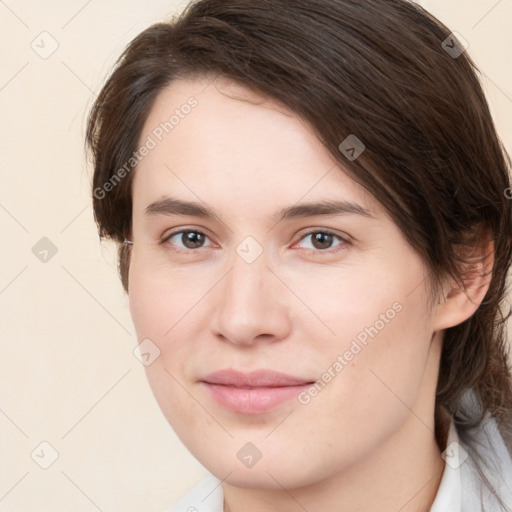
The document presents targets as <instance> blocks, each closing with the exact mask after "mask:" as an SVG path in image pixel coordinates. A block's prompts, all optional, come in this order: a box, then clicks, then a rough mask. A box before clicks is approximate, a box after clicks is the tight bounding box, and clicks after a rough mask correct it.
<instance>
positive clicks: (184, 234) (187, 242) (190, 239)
mask: <svg viewBox="0 0 512 512" xmlns="http://www.w3.org/2000/svg"><path fill="white" fill-rule="evenodd" d="M173 238H175V239H176V241H174V242H172V239H173ZM207 238H208V237H207V236H206V235H205V234H204V233H201V232H200V231H193V230H181V231H175V232H174V233H171V234H170V235H169V236H168V237H166V238H165V239H164V240H163V241H162V243H167V242H168V243H170V244H171V245H176V246H177V248H178V249H182V250H186V249H199V248H201V247H203V246H204V243H205V240H206V239H207ZM178 242H180V243H178Z"/></svg>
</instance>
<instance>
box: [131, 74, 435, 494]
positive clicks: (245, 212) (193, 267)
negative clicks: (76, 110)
mask: <svg viewBox="0 0 512 512" xmlns="http://www.w3.org/2000/svg"><path fill="white" fill-rule="evenodd" d="M208 84H209V82H207V81H205V80H199V79H195V80H179V81H175V82H174V83H172V84H171V85H170V86H169V87H167V88H166V89H165V90H164V91H163V92H162V93H161V94H160V95H159V97H158V99H157V101H156V103H155V104H154V106H153V108H152V110H151V112H150V113H149V116H148V119H147V121H146V123H145V126H144V129H143V132H142V135H141V138H140V143H141V145H142V144H145V143H148V144H147V146H148V147H149V146H151V148H150V150H149V151H148V152H147V154H146V156H144V158H143V159H142V161H141V162H140V164H139V165H138V167H137V169H136V171H134V172H135V176H134V182H133V231H132V240H133V242H134V245H133V246H132V248H131V251H132V253H131V264H130V270H129V301H130V310H131V315H132V318H133V322H134V325H135V328H136V332H137V336H138V340H139V342H141V341H142V340H146V339H148V340H150V341H146V342H145V343H149V344H150V345H147V346H148V347H149V346H150V347H152V349H151V351H150V352H151V354H152V356H151V360H152V362H151V364H148V365H147V366H146V367H145V368H146V372H147V376H148V379H149V383H150V385H151V387H152V390H153V392H154V394H155V397H156V399H157V401H158V403H159V405H160V407H161V409H162V411H163V413H164V415H165V416H166V418H167V420H168V421H169V423H170V424H171V426H172V427H173V429H174V430H175V432H176V433H177V435H178V436H179V437H180V438H181V440H182V441H183V443H184V444H185V445H186V446H187V448H188V449H189V450H190V452H191V453H192V454H193V455H194V456H195V457H196V458H197V459H198V460H199V461H200V462H201V463H202V464H203V465H204V466H205V467H206V468H207V469H208V470H209V471H211V472H212V473H213V474H214V475H216V476H218V477H219V478H224V477H225V476H226V475H228V474H229V477H228V478H227V481H228V482H230V483H232V484H234V485H239V486H252V487H256V486H261V487H275V486H276V483H275V481H274V480H272V479H271V478H270V477H269V473H270V474H272V475H277V474H279V475H280V484H281V485H283V486H290V487H295V486H299V485H308V484H312V483H314V482H317V481H320V480H321V479H324V478H328V477H329V476H331V475H334V474H335V473H336V472H339V471H343V470H344V469H346V468H348V467H349V466H350V465H351V464H356V463H357V462H358V461H361V460H364V459H365V458H366V457H368V456H369V455H370V454H372V453H375V451H376V450H378V449H379V447H380V446H383V445H384V444H385V443H386V441H387V440H388V439H389V438H391V436H393V435H394V434H396V433H397V432H398V431H399V429H400V428H401V427H402V426H403V424H404V422H405V421H406V420H407V417H408V416H409V414H410V411H409V409H408V408H407V407H404V404H407V406H408V407H410V408H415V410H418V411H420V410H427V409H428V407H430V405H428V404H427V403H426V399H425V395H426V394H428V393H425V392H424V386H425V373H426V371H427V369H428V371H430V368H431V366H430V357H431V356H430V349H431V339H432V335H433V332H434V325H433V316H432V314H431V313H430V311H429V309H428V307H427V303H428V295H427V290H426V279H425V278H426V276H427V271H426V268H425V266H424V264H423V263H422V261H421V260H420V258H419V256H418V255H417V254H416V253H415V252H414V251H413V250H412V249H411V248H410V246H409V245H408V244H407V243H406V241H405V239H404V238H403V236H402V234H401V232H400V231H399V229H398V227H397V226H396V225H395V224H394V223H393V222H392V220H391V219H390V218H389V217H388V216H387V215H386V213H385V211H384V209H383V207H382V206H381V205H380V204H379V203H378V202H377V201H376V199H375V198H374V197H373V196H372V195H371V194H369V193H368V192H367V191H365V190H364V189H363V188H361V187H360V186H359V185H358V184H356V183H355V182H354V181H353V180H352V179H350V178H349V177H348V176H347V175H346V174H345V173H344V171H343V168H342V166H341V165H340V164H339V163H337V162H335V160H334V159H333V158H332V156H330V155H329V153H328V152H327V150H326V149H325V147H323V146H322V144H321V143H320V142H319V141H318V140H317V139H316V137H315V135H314V133H313V131H312V130H311V129H310V128H308V126H307V125H306V124H305V123H304V122H303V121H301V120H300V119H299V118H298V117H297V116H296V115H295V114H293V113H292V112H290V111H288V110H287V109H285V108H284V107H283V106H279V105H278V104H277V103H274V102H271V101H269V100H264V99H262V98H260V97H258V96H256V95H255V94H254V93H252V92H250V91H249V90H247V89H245V88H241V87H240V86H237V85H235V84H234V83H231V82H229V81H227V80H217V81H216V82H215V83H211V84H210V85H208ZM191 96H193V97H194V98H195V100H192V101H190V100H189V98H190V97H191ZM187 102H188V103H187ZM187 104H189V105H193V106H192V107H191V108H186V107H184V105H187ZM176 109H178V111H177V113H176V112H175V111H176ZM173 114H175V119H174V120H173V121H172V123H173V126H172V129H170V125H165V122H166V121H169V119H170V117H171V115H173ZM162 123H163V124H162ZM162 127H164V128H162ZM165 128H167V131H166V130H165ZM150 139H151V140H153V142H155V144H153V143H151V142H149V141H150ZM159 139H161V140H159ZM188 203H194V205H190V204H188ZM158 353H159V356H158V357H156V359H154V360H153V357H154V355H155V354H158ZM219 372H220V373H219ZM273 372H278V373H273ZM283 374H284V375H285V376H283ZM431 383H434V384H435V376H432V379H431ZM390 390H392V392H391V391H390ZM397 397H399V399H398V398H397ZM431 398H432V399H433V396H431Z"/></svg>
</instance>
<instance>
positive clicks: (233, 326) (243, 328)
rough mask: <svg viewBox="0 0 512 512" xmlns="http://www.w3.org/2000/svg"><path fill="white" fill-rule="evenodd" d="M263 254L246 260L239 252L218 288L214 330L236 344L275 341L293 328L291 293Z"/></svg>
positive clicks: (219, 335) (286, 334)
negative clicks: (249, 260) (290, 305)
mask: <svg viewBox="0 0 512 512" xmlns="http://www.w3.org/2000/svg"><path fill="white" fill-rule="evenodd" d="M264 255H265V253H264V254H263V255H261V256H260V257H259V258H258V259H257V260H256V261H253V262H252V263H247V262H246V261H244V260H243V259H242V258H240V257H239V256H238V255H235V257H234V258H233V260H232V266H231V270H230V271H229V272H228V274H227V275H226V276H225V277H224V278H223V280H222V281H221V283H219V286H218V287H216V288H217V294H218V295H217V300H216V301H215V311H214V313H213V317H212V318H213V324H212V327H213V332H214V334H215V335H216V336H217V337H218V338H221V339H223V340H225V341H229V342H231V343H233V344H235V345H251V344H254V343H255V342H261V341H267V342H270V343H272V342H276V341H279V340H283V339H285V338H287V337H288V335H289V333H290V331H291V328H292V326H291V319H290V311H289V301H290V297H289V295H290V292H289V291H288V290H287V289H286V287H285V286H284V285H283V283H282V282H281V281H280V280H279V279H278V277H277V276H276V275H275V273H274V272H273V271H272V270H271V269H270V268H269V266H268V262H267V259H266V258H265V257H264Z"/></svg>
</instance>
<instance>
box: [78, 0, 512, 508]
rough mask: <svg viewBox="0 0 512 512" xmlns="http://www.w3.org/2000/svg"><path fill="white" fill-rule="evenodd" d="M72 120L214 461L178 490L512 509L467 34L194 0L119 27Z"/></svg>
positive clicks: (176, 386) (239, 1)
mask: <svg viewBox="0 0 512 512" xmlns="http://www.w3.org/2000/svg"><path fill="white" fill-rule="evenodd" d="M87 142H88V144H89V147H90V149H91V152H92V156H93V162H94V177H93V201H94V213H95V219H96V222H97V224H98V227H99V232H100V236H101V237H106V238H110V239H113V240H115V241H116V242H117V243H118V244H119V269H120V276H121V279H122V283H123V286H124V289H125V291H126V292H127V293H128V295H129V301H130V311H131V315H132V318H133V322H134V325H135V328H136V331H137V336H138V339H139V340H140V347H141V352H142V353H143V354H144V355H143V361H144V364H145V368H146V372H147V376H148V379H149V382H150V385H151V387H152V389H153V392H154V394H155V396H156V399H157V401H158V403H159V405H160V407H161V409H162V412H163V413H164V415H165V416H166V418H167V419H168V421H169V423H170V425H171V426H172V427H173V429H174V430H175V432H176V433H177V435H178V436H179V437H180V439H181V440H182V441H183V443H184V444H185V446H186V447H187V448H188V449H189V450H190V452H191V453H192V455H194V456H195V457H196V458H197V459H198V460H199V461H200V462H201V463H202V464H203V465H204V466H205V467H206V468H207V469H208V470H209V471H210V472H211V474H212V477H211V478H209V479H206V480H204V481H203V482H201V483H200V484H198V485H197V486H196V487H194V488H193V489H192V490H191V491H190V492H189V493H188V494H187V495H186V496H185V497H184V498H183V499H182V500H180V502H179V503H177V504H176V505H175V507H173V508H172V510H173V511H185V510H187V511H193V510H198V511H208V512H220V511H224V512H227V511H229V512H240V511H249V510H258V511H260V512H261V511H263V512H264V511H273V510H280V511H290V512H292V511H299V510H300V511H303V510H308V511H313V510H316V511H320V510H325V511H327V510H336V511H353V510H361V511H367V510H368V511H370V510H372V511H373V510H381V511H388V510H389V511H398V510H400V511H402V512H406V511H428V510H430V511H433V512H439V511H450V512H459V511H464V512H473V511H477V510H486V511H498V510H500V511H501V510H508V511H510V510H512V492H511V489H512V484H511V482H512V460H511V457H510V441H509V439H510V437H508V436H509V435H510V434H509V432H510V428H511V408H512V397H511V394H512V386H511V373H510V366H509V360H508V356H507V345H506V338H505V332H504V326H505V320H506V314H504V312H503V310H502V305H503V303H504V297H505V293H506V274H507V270H508V268H509V267H510V264H511V257H512V255H511V241H512V235H511V233H512V210H511V207H512V202H511V201H510V200H509V199H508V198H507V190H510V178H509V174H508V171H509V168H510V161H509V160H508V157H507V155H506V152H505V150H504V149H503V147H502V146H501V144H500V142H499V138H498V136H497V134H496V132H495V128H494V126H493V122H492V119H491V115H490V113H489V109H488V105H487V103H486V100H485V97H484V94H483V92H482V89H481V86H480V84H479V82H478V79H477V76H476V74H475V66H474V64H473V62H472V61H471V60H470V58H469V56H468V55H467V53H466V51H465V45H464V42H463V41H460V40H458V39H457V37H456V36H455V35H454V34H451V33H450V31H449V30H448V29H447V28H446V27H444V26H443V25H442V24H441V23H439V21H437V20H436V19H434V18H433V17H432V16H431V15H430V14H428V13H427V12H425V11H424V10H422V9H421V8H420V7H418V6H416V5H414V4H412V3H409V2H406V1H403V0H386V1H382V0H378V1H377V0H367V1H364V2H361V1H357V2H356V1H354V0H320V1H318V0H316V1H313V0H278V1H276V0H272V1H271V0H259V1H258V2H255V1H250V0H200V1H198V2H195V3H193V4H191V5H190V6H189V7H188V8H187V9H186V11H185V12H184V13H183V15H182V16H181V17H179V18H178V19H175V20H173V21H172V22H169V23H160V24H156V25H154V26H152V27H150V28H148V29H147V30H145V31H144V32H142V33H141V34H140V35H139V36H138V37H137V38H136V39H135V40H134V41H132V42H131V43H130V45H129V46H128V48H127V49H126V51H125V52H124V53H123V55H122V57H121V58H120V60H119V62H118V63H117V65H116V68H115V70H114V72H113V74H112V75H111V77H110V78H109V79H108V81H107V83H106V84H105V86H104V88H103V89H102V91H101V92H100V94H99V97H98V98H97V100H96V102H95V105H94V107H93V109H92V111H91V114H90V117H89V124H88V131H87ZM505 439H507V441H506V442H505ZM507 443H508V447H507Z"/></svg>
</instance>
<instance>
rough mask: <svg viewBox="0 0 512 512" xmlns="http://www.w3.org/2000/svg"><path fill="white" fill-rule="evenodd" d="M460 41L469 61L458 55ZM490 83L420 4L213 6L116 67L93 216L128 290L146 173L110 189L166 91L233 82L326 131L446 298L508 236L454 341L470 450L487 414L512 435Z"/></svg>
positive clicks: (335, 0)
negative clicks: (474, 407) (354, 142)
mask: <svg viewBox="0 0 512 512" xmlns="http://www.w3.org/2000/svg"><path fill="white" fill-rule="evenodd" d="M450 37H452V39H449V38H450ZM447 41H449V42H450V44H449V46H450V47H452V46H453V47H454V48H455V49H456V50H457V49H458V50H460V51H459V52H458V53H461V54H460V55H458V54H455V55H454V54H450V52H449V51H448V49H449V48H448V47H447V46H446V42H447ZM478 73H479V71H478V69H477V67H476V65H475V64H474V62H473V61H472V60H471V58H470V57H469V55H468V54H467V52H465V51H463V48H462V45H461V44H460V43H457V41H456V40H455V39H453V36H452V35H451V31H450V30H449V29H448V28H447V27H446V26H444V25H443V24H442V23H440V22H439V21H438V20H437V19H436V18H435V17H433V16H432V15H431V14H429V13H428V12H427V11H425V10H424V9H422V8H421V7H419V6H418V5H416V4H413V3H411V2H408V1H406V0H365V1H361V0H258V1H254V0H199V1H196V2H193V3H191V4H189V5H188V6H187V7H186V9H185V10H184V11H183V12H182V13H181V14H180V15H177V16H175V17H174V18H172V20H170V21H168V22H164V23H156V24H154V25H152V26H150V27H149V28H147V29H146V30H144V31H143V32H142V33H140V34H139V35H138V36H137V37H136V38H135V39H133V41H131V42H130V43H129V45H128V46H127V47H126V49H125V50H124V52H123V54H122V55H121V56H120V58H119V59H118V61H117V62H116V65H115V67H114V69H113V71H112V73H111V75H110V76H109V78H108V80H107V81H106V83H105V85H104V86H103V88H102V90H101V92H100V93H99V95H98V97H97V99H96V100H95V103H94V105H93V106H92V109H91V111H90V113H89V118H88V125H87V133H86V144H87V147H88V149H89V151H90V153H91V155H92V162H93V166H94V174H93V178H92V188H93V208H94V218H95V221H96V223H97V226H98V230H99V234H100V238H108V239H111V240H114V241H115V242H116V243H117V244H118V257H119V274H120V277H121V281H122V285H123V288H124V290H125V291H126V292H128V289H129V283H128V269H129V263H130V247H129V246H127V245H126V244H124V243H123V242H124V240H125V239H126V238H129V237H130V234H131V216H132V181H133V175H134V173H133V172H128V173H127V175H126V177H124V178H123V179H122V180H120V181H119V180H118V181H119V183H116V184H115V186H113V187H110V189H111V190H109V192H108V193H106V194H105V193H104V192H102V193H101V194H100V193H98V191H99V190H104V189H106V187H104V185H105V184H106V183H108V182H110V183H112V181H111V180H112V179H113V177H114V175H115V174H116V171H118V170H119V169H121V168H123V166H125V165H126V162H129V161H130V158H131V157H132V156H133V154H134V151H135V150H136V149H137V147H138V143H139V138H140V136H141V130H142V127H143V124H144V122H145V120H146V119H147V116H148V113H149V111H150V110H151V108H152V105H153V104H154V102H155V99H156V97H157V96H158V94H159V93H160V92H161V91H162V90H163V89H164V88H165V87H167V86H168V85H169V84H170V83H171V82H173V81H174V80H177V79H178V78H197V77H215V76H223V77H227V78H229V79H231V80H233V81H235V82H236V83H238V84H240V85H242V86H245V87H247V88H250V89H251V90H254V91H256V92H258V93H260V94H261V95H262V96H263V97H267V98H271V99H273V100H277V101H279V102H281V104H283V105H285V106H286V107H288V108H289V109H291V111H293V112H294V113H296V114H297V115H298V116H300V117H301V118H302V119H303V120H305V121H306V122H307V123H309V125H310V126H312V128H313V129H314V131H315V134H316V136H317V137H318V139H319V140H320V141H321V143H322V144H323V145H324V146H325V148H326V149H327V150H328V151H329V153H330V154H331V155H332V156H333V158H334V159H335V160H336V161H338V162H339V163H340V164H341V165H342V166H343V169H344V172H346V173H347V174H348V175H349V176H350V177H351V178H352V179H354V180H355V181H356V182H357V183H359V184H360V185H362V186H363V187H364V188H365V189H367V190H368V191H369V192H370V193H371V194H372V195H373V196H374V197H375V198H376V199H377V200H378V201H379V202H380V203H381V204H382V205H383V206H384V207H385V209H386V210H387V212H388V213H389V215H390V216H391V218H392V219H393V221H394V222H395V223H396V224H397V226H398V227H399V228H400V230H401V231H402V233H403V235H404V237H405V239H406V240H407V242H408V243H409V244H410V246H411V247H412V248H413V249H414V250H415V251H416V252H417V253H418V254H419V255H420V257H421V258H422V260H423V261H424V262H425V264H426V267H427V268H428V270H429V271H430V274H429V278H430V279H428V280H427V281H428V283H429V284H431V285H432V288H431V290H432V292H433V294H432V296H434V295H435V293H436V292H437V291H438V290H439V288H440V283H441V280H442V279H444V278H445V277H447V276H449V277H451V278H453V279H455V280H456V282H457V283H461V285H463V283H464V278H465V273H466V271H465V269H467V268H470V266H471V265H472V264H473V263H474V260H472V259H471V258H469V257H468V254H469V253H470V252H471V248H474V247H475V245H476V244H477V243H479V242H481V241H482V240H484V239H487V238H490V239H491V240H492V241H493V243H494V254H493V256H494V261H493V266H492V272H491V275H490V279H489V280H490V284H489V288H488V291H487V293H486V296H485V298H484V300H483V302H482V303H481V304H480V306H479V307H478V309H477V310H476V312H475V313H474V314H473V315H472V316H471V317H470V318H468V319H467V320H466V321H464V322H463V323H461V324H460V325H457V326H455V327H452V328H449V329H446V330H445V331H444V341H443V349H442V355H441V363H440V369H439V378H438V386H437V395H436V436H438V439H439V436H441V434H440V430H438V427H437V418H440V417H441V414H442V412H443V410H444V411H448V413H450V414H451V416H452V417H453V418H454V421H455V424H456V426H457V430H458V432H459V433H460V435H461V438H462V439H463V440H464V439H467V442H468V443H469V442H471V440H470V438H469V437H468V436H469V432H470V431H471V429H473V428H475V427H478V426H479V425H480V424H481V422H482V421H483V418H484V415H486V414H489V415H491V416H493V417H494V418H495V419H496V420H497V424H498V427H499V428H500V431H501V432H502V435H503V437H504V438H505V439H510V437H509V435H510V433H511V432H512V419H511V412H512V378H511V369H510V362H509V359H508V357H509V356H508V353H507V340H506V320H507V318H508V317H509V316H510V315H511V311H510V308H508V311H504V308H505V304H506V300H505V297H506V292H507V289H506V288H507V284H506V282H507V271H508V269H509V268H510V266H511V262H512V259H511V258H512V235H511V233H512V201H510V200H507V198H506V191H507V190H510V188H509V187H510V186H511V184H510V174H509V172H510V158H509V156H508V155H507V152H506V150H505V148H504V147H503V145H502V143H501V142H500V139H499V137H498V135H497V133H496V129H495V126H494V123H493V120H492V117H491V114H490V111H489V107H488V104H487V101H486V98H485V95H484V92H483V90H482V86H481V84H480V81H479V76H478ZM191 115H193V113H192V114H191ZM349 135H356V136H357V138H358V139H360V140H361V141H362V142H363V144H364V146H365V151H364V152H363V153H362V154H361V155H360V156H359V157H358V158H357V159H348V158H347V157H346V155H345V154H343V152H342V151H341V150H340V143H342V141H344V140H345V139H346V138H347V137H348V136H349ZM124 168H125V169H126V167H124ZM134 169H135V170H136V165H135V166H134ZM468 390H471V391H472V392H474V394H475V396H476V398H477V401H478V403H479V405H480V409H479V411H478V413H477V414H475V413H474V411H473V412H472V411H470V410H468V409H467V408H466V409H464V407H463V405H462V404H463V401H462V397H463V395H464V393H465V392H467V391H468ZM439 428H440V427H439ZM509 450H510V446H509Z"/></svg>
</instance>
